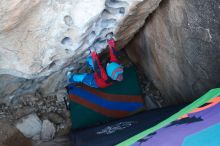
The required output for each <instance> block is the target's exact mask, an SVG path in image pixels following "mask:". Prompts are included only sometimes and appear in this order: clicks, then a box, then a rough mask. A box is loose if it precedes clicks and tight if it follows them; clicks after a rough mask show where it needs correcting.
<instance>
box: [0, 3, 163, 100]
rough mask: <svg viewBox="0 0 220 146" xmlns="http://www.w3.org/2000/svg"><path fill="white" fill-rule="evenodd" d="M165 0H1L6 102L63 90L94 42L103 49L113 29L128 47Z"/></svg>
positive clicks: (1, 81) (0, 79) (0, 54)
mask: <svg viewBox="0 0 220 146" xmlns="http://www.w3.org/2000/svg"><path fill="white" fill-rule="evenodd" d="M160 1H161V0H53V1H47V0H31V1H30V0H1V1H0V74H1V75H0V93H1V94H0V98H1V99H2V100H1V101H0V102H5V103H9V102H11V101H12V100H13V99H14V98H15V97H17V96H19V95H21V94H25V93H29V92H35V91H38V92H40V93H41V94H42V95H43V96H46V95H49V94H54V93H58V92H59V94H60V93H63V92H64V91H63V90H62V88H63V87H64V85H65V73H66V71H67V70H71V69H75V70H76V69H80V68H81V67H82V64H83V63H84V62H85V57H86V56H87V55H88V54H89V49H88V48H89V47H94V48H95V49H96V50H97V52H101V50H102V49H103V48H105V47H106V38H105V36H106V34H108V33H111V32H113V33H114V34H115V39H116V40H117V45H118V46H119V48H122V47H124V46H125V45H126V44H127V43H128V41H129V40H131V39H132V38H133V36H134V34H135V33H136V32H137V31H138V30H139V28H140V27H142V26H143V24H144V22H145V19H146V17H147V16H148V15H149V14H150V13H152V11H153V10H155V9H156V8H157V7H158V5H159V3H160Z"/></svg>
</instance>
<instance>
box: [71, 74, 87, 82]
mask: <svg viewBox="0 0 220 146" xmlns="http://www.w3.org/2000/svg"><path fill="white" fill-rule="evenodd" d="M86 76H87V73H83V74H73V73H69V72H68V73H67V78H68V81H69V82H71V83H81V82H82V81H83V79H84V78H85V77H86Z"/></svg>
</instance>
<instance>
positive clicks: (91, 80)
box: [67, 38, 123, 88]
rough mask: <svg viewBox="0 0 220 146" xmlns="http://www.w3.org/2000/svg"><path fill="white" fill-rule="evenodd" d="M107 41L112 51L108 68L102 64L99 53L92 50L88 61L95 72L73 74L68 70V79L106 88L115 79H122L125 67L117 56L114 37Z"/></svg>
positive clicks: (72, 81)
mask: <svg viewBox="0 0 220 146" xmlns="http://www.w3.org/2000/svg"><path fill="white" fill-rule="evenodd" d="M107 43H108V48H109V53H110V63H107V65H106V70H105V69H104V68H103V66H102V65H101V62H100V60H99V58H98V55H97V53H96V52H95V51H92V52H91V55H89V56H88V57H87V60H86V62H87V65H88V66H89V68H91V69H92V70H93V71H94V72H93V73H83V74H73V73H71V72H68V73H67V78H68V81H69V82H71V83H83V84H86V85H88V86H90V87H94V88H105V87H108V86H110V85H111V84H112V83H113V81H119V82H120V81H122V80H123V67H122V66H121V65H120V64H119V60H118V58H117V53H118V52H117V51H116V48H115V41H114V39H113V38H110V39H107ZM106 72H107V73H106Z"/></svg>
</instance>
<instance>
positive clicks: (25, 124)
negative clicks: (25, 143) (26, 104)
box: [15, 113, 42, 138]
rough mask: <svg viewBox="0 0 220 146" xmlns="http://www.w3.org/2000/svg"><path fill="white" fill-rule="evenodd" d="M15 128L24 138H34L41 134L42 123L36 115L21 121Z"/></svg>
mask: <svg viewBox="0 0 220 146" xmlns="http://www.w3.org/2000/svg"><path fill="white" fill-rule="evenodd" d="M15 126H16V128H17V129H18V130H19V131H20V132H21V133H22V134H23V135H24V136H26V137H28V138H32V137H33V136H35V135H37V134H39V133H40V132H41V127H42V122H41V120H40V119H39V118H38V116H37V115H36V114H35V113H34V114H31V115H28V116H25V117H23V118H21V119H19V120H18V121H17V122H16V123H15Z"/></svg>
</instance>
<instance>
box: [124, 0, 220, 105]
mask: <svg viewBox="0 0 220 146" xmlns="http://www.w3.org/2000/svg"><path fill="white" fill-rule="evenodd" d="M219 28H220V1H219V0H193V1H192V0H165V1H163V2H162V3H161V4H160V6H159V8H158V9H157V10H156V12H155V13H153V14H152V15H151V16H150V17H148V19H147V21H146V24H145V26H144V28H142V30H141V31H140V33H138V34H137V35H136V37H135V38H134V40H133V41H132V42H131V43H130V44H129V45H128V47H127V52H128V54H129V56H130V57H131V58H132V60H133V61H134V62H136V63H137V64H139V65H140V66H142V67H143V68H144V71H145V74H146V75H147V76H148V77H149V78H150V79H151V80H152V81H153V82H154V84H155V85H156V86H157V87H158V88H159V90H160V91H161V92H162V94H163V95H164V97H166V101H167V102H166V103H167V104H174V103H178V102H183V101H191V100H193V99H195V98H196V97H199V96H201V95H202V94H203V93H205V92H207V91H208V90H209V89H212V88H215V87H218V86H219V85H220V65H219V64H220V41H219V40H220V29H219Z"/></svg>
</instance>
